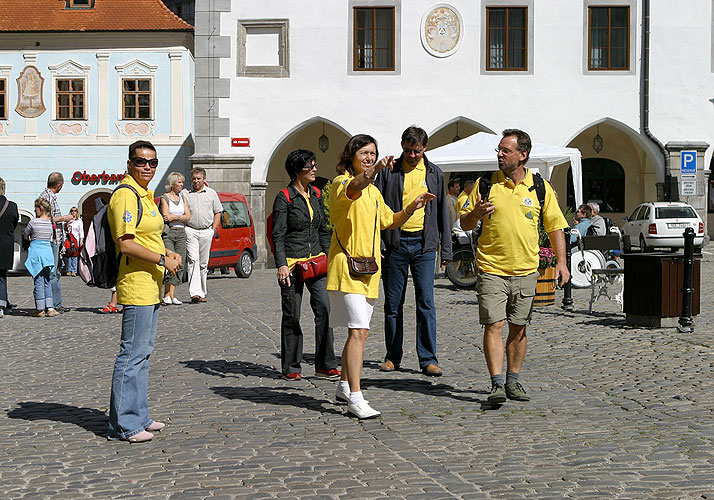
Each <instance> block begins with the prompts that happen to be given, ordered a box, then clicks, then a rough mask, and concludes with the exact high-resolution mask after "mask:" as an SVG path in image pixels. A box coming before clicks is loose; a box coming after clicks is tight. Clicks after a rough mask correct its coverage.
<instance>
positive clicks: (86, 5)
mask: <svg viewBox="0 0 714 500" xmlns="http://www.w3.org/2000/svg"><path fill="white" fill-rule="evenodd" d="M66 1H67V3H66V5H65V9H93V8H94V0H66Z"/></svg>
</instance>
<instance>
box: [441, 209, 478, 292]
mask: <svg viewBox="0 0 714 500" xmlns="http://www.w3.org/2000/svg"><path fill="white" fill-rule="evenodd" d="M475 235H476V230H473V231H462V230H461V225H460V223H459V221H456V225H455V226H454V233H452V242H453V256H452V258H451V262H449V263H448V264H447V266H446V269H445V273H446V277H447V278H449V281H451V282H452V283H453V284H454V285H456V286H457V287H459V288H463V289H473V288H476V274H477V267H476V243H475V242H474V236H475Z"/></svg>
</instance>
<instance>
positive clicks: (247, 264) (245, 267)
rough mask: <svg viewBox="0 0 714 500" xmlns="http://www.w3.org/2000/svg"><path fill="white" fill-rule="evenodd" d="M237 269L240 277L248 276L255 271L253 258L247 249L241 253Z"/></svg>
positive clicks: (237, 274)
mask: <svg viewBox="0 0 714 500" xmlns="http://www.w3.org/2000/svg"><path fill="white" fill-rule="evenodd" d="M235 270H236V276H238V277H239V278H247V277H249V276H250V275H251V274H252V273H253V258H252V257H251V256H250V253H248V251H247V250H243V252H242V253H241V254H240V258H239V259H238V264H236V267H235Z"/></svg>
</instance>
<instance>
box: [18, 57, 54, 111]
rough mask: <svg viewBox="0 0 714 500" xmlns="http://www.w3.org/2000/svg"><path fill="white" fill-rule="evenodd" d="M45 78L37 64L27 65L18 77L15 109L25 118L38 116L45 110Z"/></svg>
mask: <svg viewBox="0 0 714 500" xmlns="http://www.w3.org/2000/svg"><path fill="white" fill-rule="evenodd" d="M44 85H45V79H44V78H42V75H41V74H40V72H39V70H38V69H37V68H36V67H35V66H25V69H23V70H22V73H20V76H18V77H17V106H15V111H17V114H19V115H20V116H23V117H25V118H37V117H38V116H40V115H41V114H42V113H44V112H45V110H46V109H47V108H45V103H44V102H43V101H42V89H43V87H44Z"/></svg>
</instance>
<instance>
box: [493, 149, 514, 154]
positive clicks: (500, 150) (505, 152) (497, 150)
mask: <svg viewBox="0 0 714 500" xmlns="http://www.w3.org/2000/svg"><path fill="white" fill-rule="evenodd" d="M494 151H495V152H496V154H498V153H503V154H504V155H510V154H511V153H513V151H511V150H510V149H507V148H496V149H494Z"/></svg>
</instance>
